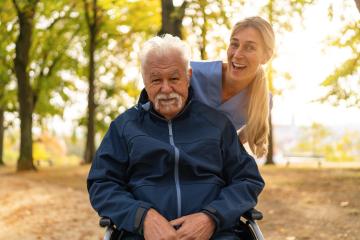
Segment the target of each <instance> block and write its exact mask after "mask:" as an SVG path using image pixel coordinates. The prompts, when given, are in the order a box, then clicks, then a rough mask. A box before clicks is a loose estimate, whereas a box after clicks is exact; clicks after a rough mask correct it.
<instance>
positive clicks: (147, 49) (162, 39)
mask: <svg viewBox="0 0 360 240" xmlns="http://www.w3.org/2000/svg"><path fill="white" fill-rule="evenodd" d="M172 51H177V52H178V53H179V57H181V58H182V60H183V62H184V67H185V69H186V70H188V69H189V61H190V57H191V50H190V47H189V46H188V45H187V44H186V43H185V42H184V41H182V40H181V39H180V38H179V37H175V36H172V35H171V34H164V35H162V36H156V37H153V38H150V39H149V40H147V41H146V42H145V43H144V44H143V46H142V48H141V50H140V53H139V59H140V63H141V73H142V75H143V76H144V69H145V66H146V63H147V61H148V57H149V54H150V53H152V54H156V55H157V56H160V57H162V56H166V55H168V54H169V53H170V52H172Z"/></svg>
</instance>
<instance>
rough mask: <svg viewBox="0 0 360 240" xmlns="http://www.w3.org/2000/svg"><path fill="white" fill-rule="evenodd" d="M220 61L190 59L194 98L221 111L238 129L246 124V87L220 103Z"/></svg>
mask: <svg viewBox="0 0 360 240" xmlns="http://www.w3.org/2000/svg"><path fill="white" fill-rule="evenodd" d="M222 64H223V63H222V61H191V62H190V66H191V68H192V77H191V86H192V88H193V90H194V98H195V99H197V100H199V101H200V102H202V103H205V104H206V105H208V106H210V107H213V108H215V109H217V110H219V111H221V112H223V113H224V114H225V115H226V116H227V117H228V118H229V119H230V121H231V122H232V123H233V125H234V126H235V128H236V129H237V130H238V129H240V128H241V127H243V126H244V125H245V124H246V113H247V108H248V102H249V100H248V97H247V94H246V93H247V88H245V89H244V90H242V91H240V92H239V93H237V94H236V95H234V96H233V97H231V98H230V99H228V100H227V101H226V102H223V103H221V89H222V79H221V78H222Z"/></svg>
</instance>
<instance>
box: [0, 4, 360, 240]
mask: <svg viewBox="0 0 360 240" xmlns="http://www.w3.org/2000/svg"><path fill="white" fill-rule="evenodd" d="M254 15H259V16H261V17H263V18H265V19H267V20H268V21H269V22H270V23H271V24H272V26H273V28H274V30H275V34H276V53H275V56H274V58H273V60H272V61H270V62H269V63H268V64H267V66H266V69H267V79H268V84H269V88H270V90H271V92H272V95H273V107H272V111H271V126H272V130H271V133H272V134H271V135H270V151H269V154H268V156H267V157H266V158H264V159H259V160H258V162H259V163H261V164H264V166H263V167H262V169H261V170H262V172H263V174H264V177H265V178H266V180H267V182H268V185H267V188H266V190H265V193H264V195H263V196H264V197H263V199H262V205H261V206H262V207H263V210H264V212H265V214H267V216H268V218H267V219H268V220H267V222H266V220H265V222H264V227H265V232H266V233H267V234H268V236H270V238H269V239H282V240H283V239H286V240H295V239H314V238H313V237H314V233H315V232H316V233H317V237H316V239H350V240H351V239H359V238H356V236H359V235H360V233H359V232H358V230H356V229H360V220H359V219H360V206H359V204H360V203H359V202H358V201H357V200H356V199H359V197H360V190H359V184H360V173H359V169H360V68H359V66H360V1H359V0H341V1H339V0H327V1H326V0H257V1H250V0H185V1H184V0H146V1H145V0H127V1H126V0H77V1H75V0H0V37H1V38H0V166H2V167H0V179H2V180H1V181H0V203H1V204H0V206H1V207H0V216H1V219H4V220H3V221H0V229H2V230H1V231H2V232H3V235H1V234H0V239H10V238H9V237H8V235H7V234H6V233H9V234H10V233H14V229H17V227H16V226H21V228H23V227H24V226H27V224H28V222H22V221H31V222H37V221H40V226H42V227H41V230H36V229H37V228H36V227H35V226H34V225H32V227H31V229H30V228H29V229H28V233H29V232H31V231H32V234H33V235H31V236H33V237H34V238H31V237H29V236H30V235H28V237H26V236H25V237H24V236H23V235H16V234H15V235H13V236H15V237H14V239H19V238H17V237H16V236H22V239H47V238H46V237H43V236H44V234H43V233H44V232H46V233H48V234H52V235H51V236H52V237H51V238H49V239H99V238H100V237H99V236H101V233H99V232H96V233H94V232H92V231H95V230H94V229H93V226H95V225H96V224H97V217H96V215H95V213H94V212H93V211H92V210H91V207H90V206H89V205H88V201H87V193H86V186H85V178H86V174H87V171H88V167H89V163H91V160H92V158H93V156H94V153H95V150H96V148H97V146H98V144H99V143H100V141H101V139H102V137H103V136H104V134H105V132H106V130H107V128H108V126H109V124H110V122H111V120H112V119H114V118H115V117H116V116H117V115H119V114H120V113H122V112H123V111H125V110H126V109H127V108H129V107H131V106H133V105H134V104H135V103H136V101H137V98H138V94H139V93H140V90H141V88H142V87H143V84H142V78H141V74H140V68H139V61H138V58H137V55H138V53H139V51H141V49H140V46H141V44H142V43H143V42H144V41H145V40H147V39H148V38H150V37H152V36H154V35H157V34H163V33H172V34H173V35H177V36H179V37H180V38H182V39H183V40H185V41H187V42H188V43H189V44H190V45H191V47H192V55H193V59H194V60H200V59H204V60H206V59H210V60H215V59H216V60H218V59H221V60H225V61H226V48H227V45H228V42H229V37H230V31H231V27H232V26H233V25H234V23H236V22H237V21H238V20H240V19H243V18H245V17H249V16H254ZM268 165H270V166H271V167H267V166H268ZM64 167H65V168H64ZM292 167H300V168H301V169H303V167H306V168H305V170H296V169H295V170H294V168H292ZM308 167H310V168H308ZM344 167H345V168H350V170H346V171H345V170H340V169H343V168H344ZM329 168H333V169H334V168H335V170H329ZM35 169H37V170H38V171H30V172H29V171H25V170H35ZM58 169H63V170H58ZM64 169H66V170H64ZM297 169H299V168H297ZM343 171H344V172H343ZM24 179H26V180H27V181H24ZM314 179H315V180H314ZM310 180H314V181H313V182H308V181H310ZM289 182H290V185H289ZM52 183H54V184H55V185H51V184H52ZM315 183H317V184H318V185H316V184H315ZM340 183H341V184H340ZM346 183H348V185H346ZM39 184H40V185H39ZM41 184H42V185H41ZM47 184H50V185H47ZM314 184H315V185H314ZM55 186H56V187H55ZM60 187H62V191H61V190H60V189H59V188H60ZM317 187H319V188H317ZM14 189H15V190H16V191H15V190H14ZM28 189H31V190H28ZM49 189H55V190H56V191H55V190H54V191H55V192H51V191H53V190H49ZM319 189H322V191H320V190H319ZM77 190H79V191H77ZM29 191H31V192H29ZM48 191H50V192H48ZM336 192H337V193H338V194H340V195H341V196H340V195H336V196H333V195H332V193H334V194H335V193H336ZM317 193H319V194H320V193H321V194H322V195H316V194H317ZM11 194H12V195H11ZM59 194H60V195H59ZM61 194H62V195H61ZM291 194H294V195H291ZM290 195H291V196H293V197H292V198H291V197H289V196H290ZM24 196H26V197H24ZM76 196H77V197H76ZM279 196H280V197H279ZM54 198H56V199H58V200H59V199H60V200H61V199H67V201H69V205H66V206H67V207H66V208H68V209H71V208H74V206H83V207H84V209H83V210H82V211H83V212H86V213H87V215H86V214H85V215H82V218H81V219H79V217H80V215H74V212H75V213H76V212H77V211H78V210H76V209H73V210H72V213H73V215H71V214H69V212H66V213H63V212H61V213H59V212H57V213H55V212H53V215H51V214H50V215H51V217H49V216H48V215H47V214H49V213H50V212H52V211H48V210H49V209H53V210H54V209H55V208H56V209H62V210H63V208H62V206H63V205H62V204H65V202H67V201H61V202H59V203H58V205H56V204H55V203H54V202H52V201H54ZM72 198H74V199H73V200H71V199H72ZM282 198H286V199H287V200H289V201H290V203H289V201H287V202H285V201H283V200H281V199H282ZM24 199H27V200H28V201H29V203H30V202H32V203H36V204H38V206H43V207H44V209H47V210H46V214H45V212H42V211H45V210H40V209H39V208H36V207H35V206H33V205H31V207H29V205H27V202H24V201H25V200H24ZM291 199H292V200H293V202H291ZM299 199H302V202H301V204H303V205H301V204H300V203H299V204H300V205H296V203H297V202H298V200H299ZM314 199H318V200H319V202H317V200H314ZM329 199H335V200H329ZM20 200H21V201H20ZM260 202H261V201H260ZM355 202H357V203H356V204H355ZM49 203H52V204H53V205H51V204H50V205H49ZM80 203H83V204H84V203H85V204H87V205H81V204H80ZM41 204H44V205H41ZM54 204H55V205H54ZM316 204H318V205H316ZM24 206H25V207H24ZM51 206H52V207H51ZM64 206H65V205H64ZM280 206H282V207H280ZM294 206H295V207H298V209H297V211H295V212H294V211H292V210H291V209H292V207H294ZM331 206H332V208H331ZM18 208H19V209H18ZM24 208H25V210H24ZM343 208H345V212H341V211H342V210H343ZM5 209H7V210H5ZM17 209H18V210H19V212H18V213H17V212H16V211H17ZM41 209H42V208H41ZM299 209H301V210H299ZM304 209H308V212H307V213H304V212H303V211H304ZM329 209H333V210H334V209H335V210H336V211H335V210H334V211H332V210H329ZM337 210H339V211H337ZM54 211H55V210H54ZM64 211H65V210H64ZM314 211H316V214H315V215H316V216H317V217H319V219H317V218H316V217H315V218H314V219H315V220H316V221H317V222H315V223H314V222H311V221H308V220H306V221H305V220H304V219H305V218H309V217H310V218H312V217H313V215H312V212H314ZM20 213H21V214H20ZM34 213H37V214H40V213H42V214H43V215H41V214H40V215H41V216H42V217H38V218H35V219H34V217H33V218H30V215H31V216H33V215H32V214H34ZM275 213H276V214H278V213H280V214H283V215H284V214H287V216H294V215H296V216H299V218H300V219H301V217H303V220H302V221H299V224H298V225H297V224H295V222H296V221H295V220H294V219H293V220H291V221H292V223H293V224H292V225H291V229H290V230H289V229H287V228H286V227H284V225H286V224H287V223H288V222H276V221H277V220H276V218H275V215H276V214H275ZM289 213H291V214H289ZM59 214H60V215H61V214H64V215H66V214H68V215H66V216H69V217H68V218H65V220H66V219H68V220H69V219H70V220H71V221H70V222H72V221H75V223H74V222H72V223H74V224H75V225H76V226H77V229H78V230H77V231H76V232H77V233H79V234H80V233H81V234H82V235H81V234H80V235H81V236H80V235H79V236H78V235H76V236H75V235H71V233H73V234H75V233H74V231H73V232H72V231H71V230H70V231H69V232H70V233H69V234H70V235H69V236H68V237H65V235H64V233H62V234H60V233H61V232H62V230H61V229H64V226H62V225H61V224H60V223H59V222H56V218H57V216H59ZM327 214H330V216H332V217H331V218H333V219H342V222H341V226H345V227H344V229H343V230H342V231H339V232H334V231H336V230H335V228H334V226H338V225H339V222H332V223H329V224H328V222H325V223H324V222H322V221H323V220H320V217H321V218H322V219H323V218H325V219H329V217H328V215H327ZM331 214H332V215H331ZM40 215H36V214H35V215H34V216H40ZM13 216H16V218H14V217H13ZM46 216H48V217H46ZM71 216H72V217H71ZM347 217H348V218H347ZM29 219H30V220H29ZM39 219H41V220H39ZM89 219H91V220H89ZM265 219H266V218H265ZM63 220H64V219H62V221H61V222H62V223H63V222H64V221H63ZM87 220H89V221H90V222H91V223H88V225H86V224H85V225H84V226H85V227H84V226H83V229H82V230H79V229H80V228H79V222H81V223H84V222H87ZM287 220H289V219H287ZM315 220H314V221H315ZM289 221H290V220H289ZM53 223H56V224H57V225H56V226H58V229H57V230H56V229H54V228H51V227H49V228H46V226H49V225H51V224H53ZM76 223H77V224H78V225H77V224H76ZM270 223H272V224H273V225H271V224H270ZM350 223H351V226H350V225H349V224H350ZM17 224H18V225H17ZM41 224H43V225H41ZM276 224H277V225H276ZM307 224H309V225H311V226H310V227H309V229H307V230H304V229H302V228H301V227H300V226H302V227H303V226H304V225H307ZM327 224H328V225H327ZM346 224H348V225H349V226H348V227H346V226H347V225H346ZM70 225H71V224H70ZM70 225H69V226H67V227H68V228H67V229H71V226H70ZM11 226H12V227H11ZM44 226H45V227H44ZM59 226H61V227H59ZM266 226H267V227H266ZM316 226H318V227H319V226H320V227H326V229H327V230H326V232H327V234H328V235H326V234H325V235H321V234H320V235H319V229H317V228H316ZM312 227H314V229H312ZM274 229H275V230H276V231H275V232H274V231H273V230H274ZM1 231H0V232H1ZM356 231H357V232H356ZM19 232H20V231H19ZM19 232H17V234H20V233H19ZM25 232H26V231H25ZM320 232H321V231H320ZM355 232H356V234H354V233H355ZM54 234H55V235H54ZM56 234H59V236H57V235H56ZM89 235H92V237H94V236H97V237H95V238H92V237H90V236H89ZM2 237H3V238H2Z"/></svg>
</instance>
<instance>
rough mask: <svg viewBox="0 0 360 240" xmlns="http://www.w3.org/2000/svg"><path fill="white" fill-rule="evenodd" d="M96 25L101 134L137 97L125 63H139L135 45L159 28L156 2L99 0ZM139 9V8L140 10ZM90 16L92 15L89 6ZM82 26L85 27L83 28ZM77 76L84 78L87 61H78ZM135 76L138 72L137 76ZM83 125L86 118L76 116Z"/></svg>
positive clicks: (84, 43)
mask: <svg viewBox="0 0 360 240" xmlns="http://www.w3.org/2000/svg"><path fill="white" fill-rule="evenodd" d="M97 4H98V8H97V10H98V13H97V15H98V19H97V21H98V28H97V31H96V50H95V61H96V63H95V66H96V69H95V79H96V83H95V86H96V93H95V102H96V103H97V104H96V106H97V108H96V112H97V114H96V129H97V131H99V132H100V133H103V132H104V131H105V130H106V129H107V128H108V126H109V123H110V121H111V120H112V119H114V118H115V117H116V116H117V115H118V114H119V113H121V112H122V111H124V109H125V108H127V107H129V106H131V105H132V104H133V103H134V101H135V99H136V98H137V96H138V93H139V89H138V87H137V84H136V82H138V80H139V79H136V78H135V77H131V78H130V79H129V77H128V76H127V79H126V80H125V77H126V75H127V73H128V72H127V66H134V65H138V60H137V55H136V52H137V48H138V46H139V45H140V44H141V43H142V42H143V41H145V40H146V39H147V38H148V37H149V36H150V35H151V36H152V35H155V34H156V32H157V31H158V29H159V28H160V20H161V19H160V2H159V1H154V0H152V1H131V2H128V1H124V0H123V1H109V0H105V1H98V2H97ZM139 9H141V11H140V10H139ZM88 10H89V13H90V14H89V16H93V12H92V10H91V9H90V8H88ZM78 12H79V13H80V17H81V21H82V22H85V19H86V14H85V12H84V8H82V7H79V8H78ZM84 29H87V28H86V27H84ZM84 29H83V30H82V31H81V35H80V36H81V37H80V38H81V39H82V40H83V41H81V42H80V44H81V46H82V48H83V52H82V55H83V56H85V57H86V58H87V57H88V50H87V49H88V47H89V35H88V34H89V33H88V31H87V30H84ZM78 68H79V69H78V70H77V73H76V74H77V75H78V77H79V78H80V79H84V80H85V79H87V76H88V69H87V68H88V66H87V64H78ZM137 76H138V75H137ZM79 124H80V125H86V119H85V118H81V119H79Z"/></svg>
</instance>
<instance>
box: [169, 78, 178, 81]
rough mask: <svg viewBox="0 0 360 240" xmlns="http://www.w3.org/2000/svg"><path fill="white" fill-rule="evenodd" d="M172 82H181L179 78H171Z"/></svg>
mask: <svg viewBox="0 0 360 240" xmlns="http://www.w3.org/2000/svg"><path fill="white" fill-rule="evenodd" d="M170 80H171V81H177V80H179V78H178V77H173V78H170Z"/></svg>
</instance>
